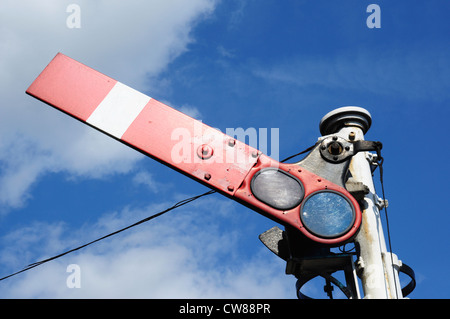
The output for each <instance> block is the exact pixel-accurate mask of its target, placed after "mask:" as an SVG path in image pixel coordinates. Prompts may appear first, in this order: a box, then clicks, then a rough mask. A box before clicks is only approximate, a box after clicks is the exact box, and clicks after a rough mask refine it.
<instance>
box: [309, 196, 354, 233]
mask: <svg viewBox="0 0 450 319" xmlns="http://www.w3.org/2000/svg"><path fill="white" fill-rule="evenodd" d="M300 219H301V221H302V223H303V225H304V226H305V227H306V229H308V231H310V232H311V233H313V234H315V235H316V236H319V237H325V238H334V237H339V236H342V235H344V234H345V233H347V231H349V230H350V229H351V227H352V226H353V223H354V222H355V210H354V209H353V205H352V204H351V203H350V201H349V200H348V199H347V198H345V197H344V196H342V195H340V194H338V193H335V192H331V191H322V192H318V193H315V194H313V195H311V196H309V197H308V198H307V199H306V200H305V202H304V204H303V206H302V209H301V212H300Z"/></svg>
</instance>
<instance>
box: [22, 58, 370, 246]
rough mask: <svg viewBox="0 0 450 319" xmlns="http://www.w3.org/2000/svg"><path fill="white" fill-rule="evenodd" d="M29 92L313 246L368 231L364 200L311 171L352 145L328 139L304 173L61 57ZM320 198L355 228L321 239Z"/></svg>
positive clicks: (307, 161) (341, 159) (308, 160)
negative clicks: (316, 218)
mask: <svg viewBox="0 0 450 319" xmlns="http://www.w3.org/2000/svg"><path fill="white" fill-rule="evenodd" d="M26 93H27V94H29V95H31V96H33V97H35V98H37V99H39V100H41V101H43V102H45V103H47V104H49V105H51V106H53V107H55V108H57V109H59V110H60V111H63V112H65V113H67V114H68V115H70V116H72V117H74V118H76V119H78V120H80V121H82V122H84V123H86V124H88V125H90V126H92V127H94V128H96V129H98V130H100V131H102V132H103V133H106V134H107V135H109V136H111V137H113V138H115V139H117V140H119V141H120V142H122V143H124V144H126V145H128V146H130V147H132V148H134V149H136V150H138V151H140V152H142V153H144V154H145V155H147V156H150V157H151V158H153V159H155V160H157V161H159V162H161V163H163V164H165V165H167V166H169V167H171V168H172V169H175V170H177V171H178V172H181V173H183V174H184V175H186V176H188V177H190V178H192V179H194V180H196V181H197V182H200V183H202V184H204V185H206V186H208V187H210V188H212V189H214V190H216V191H218V192H220V193H221V194H223V195H225V196H227V197H229V198H232V199H233V200H236V201H238V202H240V203H241V204H243V205H245V206H247V207H249V208H251V209H253V210H255V211H257V212H258V213H260V214H262V215H264V216H266V217H268V218H270V219H272V220H274V221H276V222H278V223H281V224H283V225H290V226H292V227H294V228H295V229H297V230H299V231H300V232H302V233H303V234H304V235H306V236H307V237H308V238H310V239H311V240H313V241H316V242H319V243H322V244H339V243H342V242H344V241H348V240H349V239H351V238H352V237H353V236H354V235H355V234H356V232H357V230H358V228H359V226H360V223H361V212H360V208H359V205H358V202H357V201H356V200H355V199H354V198H353V196H351V194H350V193H349V192H348V191H347V190H346V189H345V187H344V186H343V183H341V181H340V180H339V179H334V180H333V178H332V177H330V178H328V176H327V175H326V174H325V176H319V174H315V173H313V171H314V165H311V163H314V159H311V158H312V157H314V156H317V154H319V153H320V152H319V149H320V150H321V152H323V151H324V150H326V149H329V150H330V152H329V153H330V154H331V155H332V156H331V158H330V159H329V160H327V159H326V158H325V159H324V161H325V160H327V161H328V162H330V163H331V164H335V163H332V162H333V161H335V162H340V163H342V162H345V160H346V159H347V158H348V157H346V156H345V154H346V153H345V152H347V153H348V154H347V155H352V154H351V153H352V151H353V149H351V150H349V149H348V147H347V148H346V150H341V151H340V152H339V147H341V146H342V147H344V148H345V146H343V144H345V141H341V142H340V144H336V142H339V141H332V142H326V143H327V144H324V143H325V142H324V141H323V142H322V143H321V145H317V147H316V148H315V149H314V150H313V151H312V152H311V153H310V155H308V156H307V158H306V159H305V162H304V164H305V165H304V167H303V166H302V162H300V163H296V164H285V163H280V162H278V161H276V160H274V159H271V158H270V157H268V156H266V155H264V154H262V153H261V152H259V151H258V150H256V149H254V148H252V147H250V146H248V145H246V144H245V143H242V142H240V141H238V140H236V139H234V138H233V137H230V136H228V135H225V134H223V133H222V132H220V131H219V130H216V129H213V128H211V127H209V126H207V125H205V124H203V123H202V122H201V121H198V120H195V119H193V118H191V117H189V116H187V115H185V114H183V113H181V112H179V111H177V110H175V109H173V108H171V107H169V106H167V105H165V104H163V103H161V102H158V101H157V100H155V99H153V98H150V97H149V96H147V95H145V94H143V93H140V92H138V91H136V90H134V89H132V88H130V87H128V86H126V85H124V84H122V83H120V82H118V81H116V80H114V79H112V78H110V77H108V76H106V75H104V74H101V73H99V72H97V71H95V70H93V69H91V68H89V67H87V66H85V65H83V64H81V63H79V62H77V61H75V60H73V59H71V58H69V57H67V56H65V55H63V54H61V53H58V54H57V55H56V56H55V57H54V59H53V60H52V61H51V62H50V63H49V65H48V66H47V67H46V68H45V69H44V70H43V71H42V72H41V74H40V75H39V76H38V77H37V78H36V79H35V81H34V82H33V83H32V84H31V85H30V87H29V88H28V89H27V91H26ZM325 140H326V139H325ZM333 142H334V143H335V144H332V143H333ZM349 145H350V146H351V144H349ZM333 153H335V154H336V155H333ZM314 154H316V155H314ZM313 155H314V156H313ZM326 156H328V155H326ZM316 160H317V159H316ZM328 162H327V163H328ZM331 164H330V165H331ZM308 165H309V166H308ZM325 171H326V170H325ZM330 176H331V175H330ZM313 195H320V196H322V197H323V196H325V198H324V200H325V201H330V200H333V201H334V200H335V199H336V200H337V201H334V203H338V205H341V206H342V207H344V206H345V209H347V211H349V213H348V214H347V215H348V216H346V218H349V222H348V225H346V226H345V229H344V230H342V232H341V231H340V232H339V234H338V235H332V234H327V233H321V230H320V225H319V226H318V227H319V228H316V226H314V224H309V223H310V221H309V220H308V218H309V215H311V214H310V212H311V210H313V209H319V210H320V209H322V210H324V208H323V201H322V202H317V201H315V200H312V199H313V197H314V196H313ZM328 197H332V198H328ZM315 198H316V199H317V198H318V196H315ZM310 199H311V200H310ZM321 205H322V206H321ZM311 223H313V221H311ZM308 224H309V226H308Z"/></svg>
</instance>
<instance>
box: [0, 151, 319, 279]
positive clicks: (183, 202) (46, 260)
mask: <svg viewBox="0 0 450 319" xmlns="http://www.w3.org/2000/svg"><path fill="white" fill-rule="evenodd" d="M316 145H317V143H316V144H314V145H312V146H310V147H308V148H307V149H306V150H304V151H302V152H300V153H297V154H294V155H292V156H289V157H288V158H285V159H284V160H282V161H281V162H285V161H287V160H289V159H291V158H294V157H296V156H298V155H301V154H304V153H306V152H308V151H310V150H312V149H313V148H314V147H315V146H316ZM214 193H216V191H215V190H210V191H208V192H206V193H203V194H200V195H197V196H193V197H190V198H186V199H183V200H181V201H179V202H178V203H176V204H175V205H173V206H171V207H169V208H167V209H165V210H163V211H161V212H159V213H156V214H154V215H151V216H149V217H147V218H144V219H142V220H140V221H138V222H136V223H134V224H131V225H129V226H127V227H124V228H122V229H119V230H116V231H115V232H112V233H110V234H108V235H105V236H103V237H100V238H97V239H95V240H93V241H90V242H88V243H86V244H84V245H81V246H78V247H76V248H73V249H70V250H68V251H66V252H63V253H61V254H58V255H55V256H53V257H50V258H47V259H44V260H41V261H38V262H35V263H32V264H30V265H28V266H26V267H25V268H23V269H22V270H19V271H17V272H14V273H12V274H10V275H8V276H5V277H2V278H0V281H2V280H5V279H7V278H10V277H13V276H15V275H18V274H20V273H23V272H25V271H28V270H30V269H33V268H35V267H37V266H40V265H42V264H45V263H47V262H49V261H52V260H55V259H57V258H60V257H62V256H65V255H68V254H70V253H73V252H75V251H77V250H80V249H82V248H85V247H87V246H89V245H92V244H94V243H96V242H99V241H101V240H103V239H105V238H108V237H111V236H113V235H116V234H118V233H121V232H123V231H125V230H127V229H130V228H132V227H135V226H138V225H140V224H143V223H145V222H148V221H150V220H152V219H154V218H156V217H159V216H161V215H163V214H165V213H167V212H169V211H171V210H173V209H175V208H178V207H180V206H183V205H186V204H188V203H190V202H192V201H194V200H196V199H199V198H201V197H203V196H207V195H210V194H214Z"/></svg>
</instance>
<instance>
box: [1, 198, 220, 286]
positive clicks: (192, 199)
mask: <svg viewBox="0 0 450 319" xmlns="http://www.w3.org/2000/svg"><path fill="white" fill-rule="evenodd" d="M215 192H216V191H215V190H210V191H208V192H206V193H203V194H200V195H197V196H193V197H190V198H186V199H183V200H181V201H179V202H178V203H176V204H175V205H173V206H172V207H169V208H167V209H165V210H163V211H161V212H159V213H156V214H154V215H152V216H149V217H147V218H144V219H142V220H140V221H138V222H136V223H134V224H132V225H129V226H127V227H124V228H122V229H119V230H117V231H115V232H112V233H110V234H108V235H105V236H103V237H100V238H97V239H95V240H93V241H91V242H89V243H87V244H84V245H81V246H79V247H77V248H73V249H71V250H68V251H66V252H64V253H61V254H59V255H56V256H53V257H50V258H47V259H44V260H41V261H38V262H35V263H32V264H30V265H28V266H26V267H25V268H24V269H22V270H19V271H17V272H15V273H12V274H10V275H8V276H5V277H3V278H0V281H2V280H5V279H7V278H10V277H12V276H15V275H17V274H20V273H22V272H25V271H27V270H30V269H32V268H34V267H37V266H40V265H42V264H45V263H47V262H49V261H52V260H55V259H57V258H59V257H62V256H65V255H67V254H70V253H72V252H74V251H77V250H79V249H81V248H84V247H86V246H89V245H92V244H94V243H96V242H98V241H100V240H103V239H105V238H108V237H111V236H113V235H116V234H118V233H121V232H123V231H125V230H127V229H130V228H132V227H135V226H137V225H140V224H142V223H145V222H148V221H149V220H152V219H153V218H156V217H159V216H161V215H162V214H165V213H167V212H169V211H171V210H173V209H175V208H178V207H180V206H183V205H186V204H188V203H190V202H192V201H194V200H196V199H199V198H200V197H203V196H206V195H210V194H213V193H215Z"/></svg>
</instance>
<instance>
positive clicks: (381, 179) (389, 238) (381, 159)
mask: <svg viewBox="0 0 450 319" xmlns="http://www.w3.org/2000/svg"><path fill="white" fill-rule="evenodd" d="M383 162H384V158H383V157H382V156H381V146H378V148H377V163H378V167H379V170H380V184H381V193H382V196H383V201H385V200H386V195H385V193H384V180H383ZM387 206H388V205H387V203H386V202H384V205H383V208H384V215H385V216H386V231H387V235H388V243H389V251H390V255H391V265H392V273H393V276H394V277H393V278H394V285H395V295H396V297H397V299H398V290H397V279H396V276H395V266H394V257H393V256H392V254H393V252H392V242H391V232H390V228H389V217H388V211H387Z"/></svg>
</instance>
